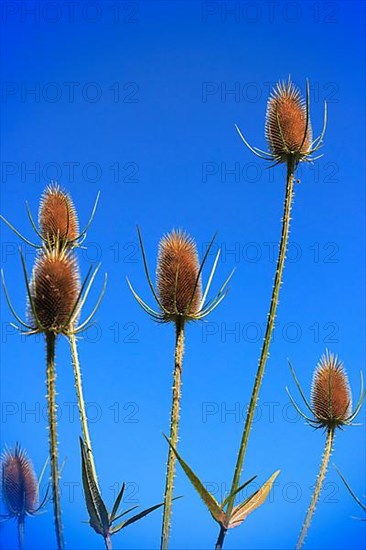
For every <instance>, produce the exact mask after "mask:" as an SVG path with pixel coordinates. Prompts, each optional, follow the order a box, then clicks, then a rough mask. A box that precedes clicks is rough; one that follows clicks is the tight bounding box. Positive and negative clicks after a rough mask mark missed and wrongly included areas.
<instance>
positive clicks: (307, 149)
mask: <svg viewBox="0 0 366 550" xmlns="http://www.w3.org/2000/svg"><path fill="white" fill-rule="evenodd" d="M326 124H327V107H326V103H325V106H324V122H323V129H322V131H321V134H320V135H319V137H317V138H316V139H315V140H313V139H312V128H311V121H310V92H309V82H307V83H306V98H305V100H304V99H303V98H302V96H301V93H300V91H299V90H298V89H297V88H296V87H295V85H294V84H293V83H292V81H291V79H290V78H289V79H288V82H279V83H278V84H277V86H276V87H275V89H274V90H273V92H272V94H271V96H270V97H269V100H268V104H267V113H266V120H265V136H266V139H267V143H268V147H269V151H263V150H261V149H259V148H257V147H253V146H252V145H250V144H249V142H248V141H247V140H246V138H245V137H244V135H243V133H242V131H241V130H240V129H239V127H238V126H237V125H235V128H236V130H237V132H238V134H239V136H240V138H241V139H242V141H243V142H244V144H245V145H246V146H247V148H248V149H249V150H250V151H251V152H252V153H253V154H254V155H256V156H257V157H259V158H261V159H262V160H265V161H269V162H271V166H272V167H273V166H276V165H277V164H285V165H286V168H287V175H286V191H285V201H284V207H283V215H282V231H281V239H280V245H279V252H278V257H277V263H276V271H275V278H274V284H273V288H272V296H271V301H270V306H269V311H268V315H267V324H266V330H265V336H264V340H263V344H262V349H261V353H260V358H259V362H258V367H257V372H256V376H255V381H254V385H253V389H252V394H251V398H250V402H249V407H248V411H247V415H246V420H245V424H244V428H243V433H242V437H241V441H240V445H239V452H238V456H237V461H236V466H235V470H234V475H233V480H232V484H231V491H230V497H229V500H228V503H227V508H226V514H227V515H228V516H229V517H230V515H231V513H232V512H233V508H234V501H235V494H236V492H237V489H238V487H239V485H240V477H241V473H242V470H243V467H244V460H245V456H246V452H247V446H248V441H249V436H250V431H251V427H252V424H253V419H254V413H255V408H256V405H257V401H258V398H259V392H260V388H261V385H262V382H263V377H264V372H265V367H266V363H267V359H268V357H269V351H270V344H271V339H272V333H273V330H274V326H275V319H276V313H277V306H278V301H279V294H280V288H281V285H282V277H283V270H284V266H285V260H286V253H287V248H288V240H289V233H290V220H291V208H292V204H293V198H294V184H295V174H296V169H297V167H298V165H299V163H301V162H313V161H315V160H317V159H318V158H320V156H321V155H320V156H315V157H314V156H313V154H314V153H316V152H317V151H318V150H319V149H320V148H321V147H322V145H323V141H324V135H325V131H326ZM226 532H227V529H226V528H225V526H221V528H220V532H219V535H218V539H217V542H216V549H217V550H221V548H222V546H223V543H224V539H225V535H226Z"/></svg>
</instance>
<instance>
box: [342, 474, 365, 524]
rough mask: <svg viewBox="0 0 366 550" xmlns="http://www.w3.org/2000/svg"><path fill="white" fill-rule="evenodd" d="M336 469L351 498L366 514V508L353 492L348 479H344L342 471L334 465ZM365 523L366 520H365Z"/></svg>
mask: <svg viewBox="0 0 366 550" xmlns="http://www.w3.org/2000/svg"><path fill="white" fill-rule="evenodd" d="M334 468H335V469H336V470H337V472H338V475H339V477H340V478H341V480H342V481H343V483H344V484H345V486H346V487H347V489H348V491H349V493H350V495H351V497H352V498H353V499H354V500H355V501H356V502H357V504H358V505H359V506H360V507H361V508H362V509H363V511H364V512H366V506H365V505H364V504H363V503H362V502H361V501H360V499H359V498H358V497H357V495H356V494H355V493H354V492H353V490H352V488H351V486H350V485H349V483H348V482H347V481H346V479H345V478H344V477H343V475H342V474H341V472H340V470H339V469H338V468H337V466H336V465H334ZM364 521H365V520H364Z"/></svg>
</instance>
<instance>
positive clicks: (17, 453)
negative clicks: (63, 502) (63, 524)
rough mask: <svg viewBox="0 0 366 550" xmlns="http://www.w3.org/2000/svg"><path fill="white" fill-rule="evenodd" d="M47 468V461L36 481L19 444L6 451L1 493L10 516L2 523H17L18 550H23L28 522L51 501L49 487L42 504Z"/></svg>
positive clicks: (30, 465) (4, 453)
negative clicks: (42, 483)
mask: <svg viewBox="0 0 366 550" xmlns="http://www.w3.org/2000/svg"><path fill="white" fill-rule="evenodd" d="M46 467H47V461H46V462H45V464H44V467H43V469H42V471H41V474H40V476H39V478H38V479H37V477H36V474H35V471H34V467H33V464H32V461H31V460H30V458H29V457H28V456H27V453H26V451H25V450H24V449H22V448H21V446H20V445H19V443H17V444H16V445H15V447H14V450H10V449H5V451H4V452H3V454H2V457H1V493H2V498H3V501H4V504H5V506H6V509H7V513H6V514H4V515H1V516H0V521H8V520H12V519H15V520H16V521H17V527H18V547H19V550H22V548H23V541H24V527H25V520H26V518H27V517H32V516H36V515H37V514H40V513H41V512H42V511H43V510H44V509H45V508H46V506H47V503H48V500H49V499H48V493H49V485H48V487H47V490H46V492H45V495H44V497H43V499H42V501H41V502H40V498H39V497H40V486H41V482H42V479H43V475H44V473H45V470H46Z"/></svg>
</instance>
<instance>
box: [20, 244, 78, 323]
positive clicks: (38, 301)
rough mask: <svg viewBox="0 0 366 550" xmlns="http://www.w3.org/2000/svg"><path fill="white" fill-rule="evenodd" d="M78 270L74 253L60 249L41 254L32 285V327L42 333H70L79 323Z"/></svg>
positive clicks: (30, 306)
mask: <svg viewBox="0 0 366 550" xmlns="http://www.w3.org/2000/svg"><path fill="white" fill-rule="evenodd" d="M79 295H80V279H79V269H78V265H77V262H76V259H75V256H74V255H73V254H72V252H69V251H67V250H66V249H65V248H63V249H61V250H60V249H59V248H58V247H56V248H54V249H52V250H46V251H42V252H41V253H40V254H39V255H38V257H37V259H36V263H35V265H34V269H33V274H32V280H31V284H30V300H29V301H30V304H29V308H28V314H29V319H30V323H31V324H32V325H33V326H34V327H35V328H37V329H38V331H39V332H53V333H55V334H58V333H64V334H66V333H68V332H69V331H71V330H73V328H74V325H75V322H76V311H77V308H76V305H77V303H78V299H79Z"/></svg>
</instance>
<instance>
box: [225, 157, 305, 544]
mask: <svg viewBox="0 0 366 550" xmlns="http://www.w3.org/2000/svg"><path fill="white" fill-rule="evenodd" d="M295 168H296V163H295V161H294V160H293V159H292V158H290V159H289V160H288V162H287V178H286V195H285V203H284V211H283V218H282V233H281V241H280V249H279V253H278V258H277V265H276V274H275V279H274V284H273V290H272V297H271V304H270V308H269V312H268V318H267V326H266V332H265V336H264V341H263V346H262V350H261V355H260V359H259V364H258V370H257V374H256V377H255V382H254V386H253V390H252V395H251V398H250V403H249V408H248V412H247V416H246V420H245V426H244V430H243V435H242V438H241V442H240V447H239V454H238V458H237V462H236V467H235V472H234V477H233V481H232V486H231V491H230V492H231V493H234V492H235V491H236V489H237V488H238V487H239V481H240V476H241V473H242V470H243V465H244V459H245V454H246V450H247V446H248V441H249V435H250V430H251V427H252V423H253V418H254V412H255V407H256V405H257V401H258V396H259V390H260V387H261V384H262V381H263V376H264V370H265V367H266V362H267V359H268V354H269V347H270V343H271V338H272V332H273V328H274V323H275V318H276V311H277V305H278V297H279V293H280V287H281V283H282V274H283V268H284V265H285V259H286V252H287V243H288V236H289V231H290V219H291V206H292V200H293V194H294V174H295ZM234 501H235V495H234V496H233V497H232V498H231V499H230V500H229V502H228V506H227V511H226V513H227V515H228V516H230V514H231V512H232V510H233V507H234ZM220 535H221V532H220ZM220 535H219V537H220ZM224 537H225V533H224V534H223V538H224ZM218 542H219V541H218ZM222 542H223V540H222Z"/></svg>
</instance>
